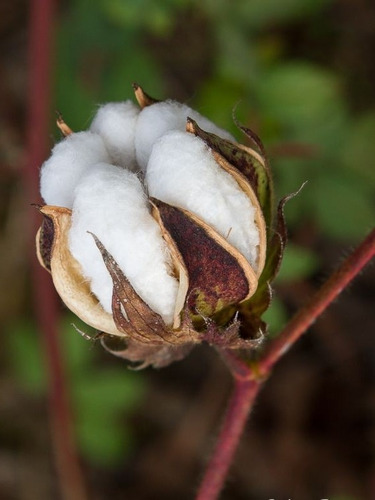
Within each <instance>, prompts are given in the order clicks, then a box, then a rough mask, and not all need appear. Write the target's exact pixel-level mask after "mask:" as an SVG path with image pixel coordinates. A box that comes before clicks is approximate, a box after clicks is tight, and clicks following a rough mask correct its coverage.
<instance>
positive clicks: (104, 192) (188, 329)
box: [37, 86, 285, 367]
mask: <svg viewBox="0 0 375 500" xmlns="http://www.w3.org/2000/svg"><path fill="white" fill-rule="evenodd" d="M135 90H136V97H137V100H138V102H139V104H140V108H141V109H137V108H136V107H135V106H134V105H133V104H132V103H131V102H129V101H127V102H125V103H110V104H107V105H104V106H103V107H101V108H100V109H99V111H98V113H97V115H96V116H95V118H94V120H93V123H92V125H91V127H90V130H89V131H87V132H80V133H73V132H71V131H70V129H69V127H67V126H66V125H65V124H64V123H63V121H62V119H61V117H60V118H59V126H60V128H61V130H62V131H63V132H64V133H65V134H66V135H67V137H66V138H65V139H64V140H63V141H62V142H61V143H59V144H58V145H57V146H55V148H54V150H53V152H52V156H51V157H50V158H49V159H48V160H47V161H46V162H45V164H44V165H43V166H42V169H41V194H42V197H43V198H44V200H45V202H46V203H47V204H46V205H44V206H41V207H40V212H41V213H42V214H43V215H44V220H43V224H42V227H41V228H40V230H39V232H38V235H37V254H38V258H39V261H40V263H41V264H42V265H43V267H45V268H46V269H47V270H48V271H49V272H50V273H51V275H52V279H53V282H54V285H55V287H56V290H57V292H58V293H59V295H60V296H61V298H62V300H63V301H64V302H65V304H66V305H67V307H68V308H70V309H71V310H72V311H73V312H74V313H75V314H76V315H77V316H79V317H80V318H81V319H82V320H83V321H85V322H86V323H87V324H89V325H90V326H92V327H94V328H95V329H96V330H98V331H99V332H102V336H101V338H102V342H103V343H104V345H105V346H106V347H107V348H109V347H108V345H109V343H110V342H112V341H113V339H114V338H118V339H119V341H120V343H121V342H123V343H124V345H123V347H122V349H121V350H118V348H117V350H116V351H113V350H112V351H111V352H114V353H115V354H117V355H120V356H122V357H124V358H126V359H129V360H131V361H134V362H141V363H142V366H147V365H153V366H156V367H160V366H165V365H167V364H169V363H170V362H171V361H173V360H176V359H180V358H181V357H183V356H184V355H185V354H186V353H187V352H188V351H189V350H190V348H191V347H192V346H193V345H195V344H198V343H200V342H202V341H208V342H210V343H212V344H216V345H220V346H223V347H226V348H233V349H238V348H247V347H250V346H253V345H254V342H256V341H257V340H256V338H258V339H259V335H260V334H261V333H262V332H264V331H265V324H264V323H263V322H262V320H261V314H262V313H263V312H264V311H265V309H266V308H267V307H268V305H269V302H270V297H271V295H270V288H269V282H270V281H271V280H272V279H273V277H274V275H275V274H276V272H277V269H278V266H279V264H280V259H281V254H282V249H283V245H284V243H285V226H284V219H283V214H282V208H283V204H284V202H285V200H283V201H282V202H281V203H280V205H279V210H278V216H277V219H276V224H275V225H276V227H275V228H274V229H275V230H274V231H272V232H271V231H270V230H269V229H270V228H271V227H272V220H271V215H272V185H271V178H270V173H269V169H268V166H267V162H266V158H265V154H264V150H263V146H262V144H261V142H260V141H259V139H258V138H257V137H256V136H255V135H254V134H253V133H252V132H250V131H249V130H247V129H245V128H243V127H241V129H242V130H243V131H244V132H245V133H246V134H247V135H248V136H249V137H250V139H251V140H252V141H253V142H254V144H255V148H256V149H252V148H249V147H246V146H243V145H240V144H237V143H236V142H235V140H234V139H233V138H232V137H231V136H230V135H229V134H228V133H227V132H225V131H223V130H221V129H219V128H218V127H216V125H214V124H212V123H211V122H209V121H208V120H207V119H206V118H204V117H202V116H201V115H199V114H198V113H196V112H195V111H193V110H191V109H190V108H188V107H187V106H185V105H181V104H178V103H175V102H172V101H166V102H158V101H156V100H154V99H152V98H150V97H149V96H148V95H147V94H145V93H144V92H143V90H142V89H141V88H140V87H138V86H136V87H135ZM201 127H202V128H201ZM244 326H245V327H246V328H244ZM254 338H255V340H254ZM117 347H118V346H117Z"/></svg>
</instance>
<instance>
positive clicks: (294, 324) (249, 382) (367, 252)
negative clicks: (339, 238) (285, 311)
mask: <svg viewBox="0 0 375 500" xmlns="http://www.w3.org/2000/svg"><path fill="white" fill-rule="evenodd" d="M374 255H375V229H374V230H373V231H372V232H371V233H370V234H369V235H368V236H367V238H366V239H365V240H364V241H363V242H362V243H361V244H360V245H359V247H358V248H357V249H356V250H355V251H354V252H353V253H352V254H351V255H350V256H349V257H348V258H347V259H346V260H345V261H344V262H343V264H342V265H341V266H340V267H339V268H338V269H337V271H335V272H334V273H333V274H332V276H331V277H330V278H329V280H328V281H327V282H326V283H325V284H324V285H323V287H322V288H321V289H320V290H319V291H318V292H317V293H316V294H315V295H314V297H313V298H312V299H311V301H310V302H309V303H308V304H307V305H306V306H305V307H303V308H302V309H301V310H300V311H299V312H297V314H296V315H295V316H294V317H293V318H292V319H291V321H290V322H289V323H288V325H287V326H286V327H285V328H284V329H283V330H282V332H281V333H280V335H279V336H277V337H276V338H275V339H273V340H271V341H270V343H269V344H268V345H267V346H266V348H265V349H264V351H263V352H261V354H260V356H259V359H258V362H257V363H255V364H253V365H251V364H246V362H244V361H243V360H242V359H241V358H238V357H236V355H235V354H234V353H233V352H232V351H229V350H222V352H221V354H222V356H223V357H224V359H225V361H226V363H227V365H228V367H229V368H230V369H231V371H232V374H233V377H234V379H235V381H236V382H235V384H236V385H235V389H234V392H233V396H232V399H231V400H230V402H229V406H228V411H227V414H226V416H225V418H224V423H223V426H222V429H221V432H220V434H219V436H218V439H217V443H216V447H215V449H214V451H213V454H212V457H211V460H210V462H209V464H208V466H207V469H206V472H205V475H204V477H203V480H202V483H201V486H200V489H199V491H198V495H197V497H196V500H216V499H217V498H218V496H219V494H220V491H221V490H222V488H223V486H224V483H225V480H226V476H227V473H228V470H229V468H230V466H231V463H232V460H233V458H234V454H235V451H236V448H237V446H238V442H239V440H240V437H241V434H242V432H243V429H244V427H245V423H246V419H247V416H248V414H249V412H250V411H251V409H252V407H253V405H254V401H255V399H256V397H257V395H258V392H259V389H260V388H261V386H262V384H263V381H264V380H265V379H266V378H267V377H268V376H269V374H270V373H271V371H272V368H273V366H274V365H275V363H276V362H277V361H278V360H279V359H280V358H281V357H282V356H283V355H284V354H285V353H286V352H287V351H288V349H289V348H290V346H291V345H292V344H293V343H294V342H296V341H297V340H298V339H299V338H300V336H301V335H302V334H303V333H304V332H305V331H306V330H307V329H308V328H309V326H311V324H312V323H313V322H314V321H315V320H316V319H317V318H318V317H319V316H320V315H321V314H322V312H323V311H324V310H325V309H327V307H328V306H329V305H330V304H331V303H332V302H333V301H334V300H335V298H336V297H337V296H338V295H339V294H340V293H341V292H342V290H343V289H344V288H345V286H347V285H348V284H349V282H350V281H351V280H352V279H353V278H354V277H355V276H357V275H358V273H359V272H360V271H361V270H362V269H363V268H364V266H365V265H366V264H367V263H368V262H369V261H370V260H371V258H372V257H374Z"/></svg>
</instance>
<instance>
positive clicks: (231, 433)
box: [196, 380, 261, 500]
mask: <svg viewBox="0 0 375 500" xmlns="http://www.w3.org/2000/svg"><path fill="white" fill-rule="evenodd" d="M260 387H261V384H260V383H259V382H258V381H255V380H247V381H246V380H245V381H243V380H236V381H235V387H234V391H233V394H232V398H231V400H230V401H229V405H228V409H227V413H226V415H225V417H224V423H223V427H222V429H221V432H220V434H219V436H218V440H217V443H218V445H217V447H216V450H215V452H214V454H213V456H212V459H211V461H210V463H209V465H208V467H207V469H206V473H205V475H204V478H203V481H202V483H201V485H200V488H199V490H198V494H197V496H196V500H214V499H216V498H218V495H219V494H220V491H221V490H222V488H223V485H224V481H225V478H226V476H227V474H228V469H229V467H230V465H231V463H232V460H233V457H234V454H235V451H236V448H237V444H238V441H239V439H240V437H241V435H242V432H243V430H244V427H245V424H246V420H247V418H248V415H249V412H250V410H251V408H252V406H253V403H254V400H255V398H256V396H257V394H258V392H259V389H260Z"/></svg>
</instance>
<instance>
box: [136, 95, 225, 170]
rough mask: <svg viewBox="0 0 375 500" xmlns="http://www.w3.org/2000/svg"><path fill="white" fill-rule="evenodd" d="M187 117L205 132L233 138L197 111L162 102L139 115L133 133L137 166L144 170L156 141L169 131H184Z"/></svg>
mask: <svg viewBox="0 0 375 500" xmlns="http://www.w3.org/2000/svg"><path fill="white" fill-rule="evenodd" d="M187 117H190V118H192V119H193V120H195V121H196V122H197V123H198V125H199V126H200V127H201V128H202V129H203V130H205V131H207V132H211V133H213V134H216V135H219V136H220V137H222V138H224V139H229V140H231V141H233V140H234V138H233V137H232V136H231V135H230V134H229V133H228V132H226V131H225V130H223V129H221V128H219V127H217V126H216V125H215V124H214V123H212V122H211V121H210V120H208V119H207V118H205V117H204V116H202V115H200V114H199V113H198V112H197V111H194V110H193V109H191V108H189V107H188V106H186V104H181V103H179V102H175V101H163V102H158V103H156V104H152V105H151V106H147V107H145V108H144V109H143V110H142V111H141V112H140V114H139V117H138V121H137V125H136V132H135V150H136V156H137V161H138V165H139V167H140V168H141V169H142V170H145V169H146V166H147V162H148V159H149V157H150V154H151V150H152V147H153V145H154V143H155V142H156V140H157V139H158V138H159V137H161V136H162V135H164V134H165V133H166V132H168V131H170V130H180V131H185V130H186V119H187Z"/></svg>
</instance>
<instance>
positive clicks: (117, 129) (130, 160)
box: [90, 101, 139, 171]
mask: <svg viewBox="0 0 375 500" xmlns="http://www.w3.org/2000/svg"><path fill="white" fill-rule="evenodd" d="M138 115H139V108H138V106H136V105H135V104H134V103H133V102H131V101H124V102H110V103H108V104H105V105H104V106H101V107H100V108H99V109H98V112H97V113H96V115H95V117H94V119H93V122H92V123H91V127H90V130H91V131H92V132H96V133H97V134H99V135H100V136H101V137H102V138H103V141H104V143H105V145H106V147H107V149H108V152H109V154H110V156H111V159H112V162H111V163H114V164H115V165H119V166H121V167H124V168H128V169H129V170H133V171H135V170H136V159H135V146H134V136H135V125H136V122H137V118H138ZM99 161H100V160H99Z"/></svg>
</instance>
